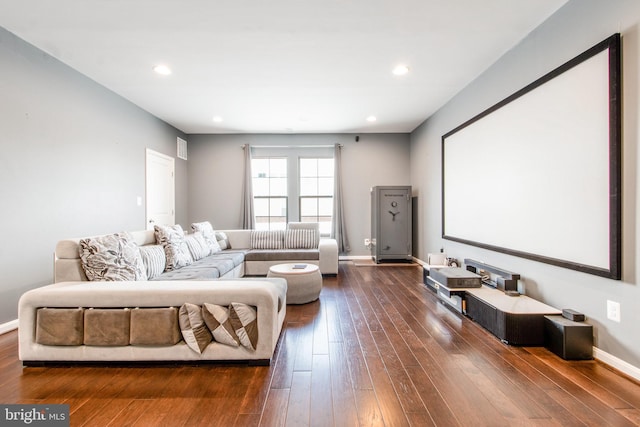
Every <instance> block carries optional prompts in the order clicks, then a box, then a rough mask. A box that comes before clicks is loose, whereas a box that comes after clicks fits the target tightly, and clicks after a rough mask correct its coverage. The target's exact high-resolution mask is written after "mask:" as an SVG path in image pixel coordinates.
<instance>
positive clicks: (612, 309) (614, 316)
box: [607, 300, 620, 323]
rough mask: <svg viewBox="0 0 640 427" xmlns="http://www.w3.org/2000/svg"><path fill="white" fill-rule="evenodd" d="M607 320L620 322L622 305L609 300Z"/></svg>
mask: <svg viewBox="0 0 640 427" xmlns="http://www.w3.org/2000/svg"><path fill="white" fill-rule="evenodd" d="M607 319H609V320H613V321H614V322H618V323H619V322H620V303H619V302H615V301H609V300H607Z"/></svg>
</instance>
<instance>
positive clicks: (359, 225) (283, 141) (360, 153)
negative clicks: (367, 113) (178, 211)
mask: <svg viewBox="0 0 640 427" xmlns="http://www.w3.org/2000/svg"><path fill="white" fill-rule="evenodd" d="M335 143H340V144H343V149H342V165H343V173H344V177H343V191H344V200H345V208H344V209H345V217H346V220H347V227H348V233H347V234H348V237H349V240H350V243H351V252H349V253H348V254H346V255H349V256H364V255H369V251H368V250H367V249H366V248H365V246H364V239H365V238H368V237H370V234H371V233H370V229H371V225H370V224H371V219H370V212H369V211H370V207H369V204H370V202H369V189H370V188H371V187H373V186H375V185H408V184H409V180H410V174H409V163H410V161H409V135H407V134H366V135H360V141H359V142H356V141H355V135H349V134H340V135H291V134H285V135H190V136H189V209H188V211H189V217H190V221H192V222H193V221H204V220H208V221H211V223H212V224H213V225H214V227H216V228H218V229H233V228H240V227H241V225H242V222H241V220H240V193H241V190H242V175H243V170H244V169H243V153H242V149H241V148H240V147H241V146H242V145H243V144H250V145H255V146H259V145H269V146H282V145H294V146H298V145H299V146H304V145H333V144H335ZM183 225H184V224H183Z"/></svg>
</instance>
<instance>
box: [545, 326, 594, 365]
mask: <svg viewBox="0 0 640 427" xmlns="http://www.w3.org/2000/svg"><path fill="white" fill-rule="evenodd" d="M544 346H545V347H546V348H548V349H549V350H551V351H552V352H554V353H555V354H557V355H558V356H560V357H562V358H563V359H567V360H585V359H593V326H591V325H589V324H587V323H584V322H574V321H573V320H569V319H566V318H564V317H562V316H544Z"/></svg>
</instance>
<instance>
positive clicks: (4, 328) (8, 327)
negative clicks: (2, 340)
mask: <svg viewBox="0 0 640 427" xmlns="http://www.w3.org/2000/svg"><path fill="white" fill-rule="evenodd" d="M16 329H18V319H15V320H12V321H10V322H7V323H3V324H1V325H0V335H2V334H6V333H7V332H11V331H14V330H16Z"/></svg>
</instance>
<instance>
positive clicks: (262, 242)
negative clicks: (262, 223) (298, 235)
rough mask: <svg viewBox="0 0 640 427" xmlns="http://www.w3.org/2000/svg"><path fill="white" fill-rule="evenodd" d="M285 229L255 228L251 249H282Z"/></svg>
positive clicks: (252, 234) (252, 233)
mask: <svg viewBox="0 0 640 427" xmlns="http://www.w3.org/2000/svg"><path fill="white" fill-rule="evenodd" d="M283 245H284V230H253V231H252V232H251V249H282V248H283Z"/></svg>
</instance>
